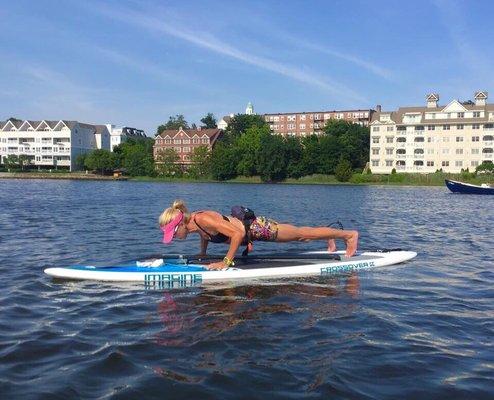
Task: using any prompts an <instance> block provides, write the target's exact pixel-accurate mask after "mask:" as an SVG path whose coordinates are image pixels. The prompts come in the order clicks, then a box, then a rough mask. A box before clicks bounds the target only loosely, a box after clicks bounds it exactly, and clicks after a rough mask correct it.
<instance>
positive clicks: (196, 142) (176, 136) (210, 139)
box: [153, 127, 221, 167]
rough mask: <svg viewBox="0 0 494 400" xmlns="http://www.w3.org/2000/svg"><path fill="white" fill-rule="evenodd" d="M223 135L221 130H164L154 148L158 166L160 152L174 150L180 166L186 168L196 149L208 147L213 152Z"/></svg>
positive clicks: (156, 139) (157, 138) (156, 140)
mask: <svg viewBox="0 0 494 400" xmlns="http://www.w3.org/2000/svg"><path fill="white" fill-rule="evenodd" d="M220 135H221V129H202V128H197V129H183V128H182V127H180V129H178V130H175V129H170V130H164V131H163V132H161V133H160V134H159V135H157V136H156V138H155V141H154V146H153V156H154V160H155V162H156V163H157V164H159V163H160V161H159V152H160V151H162V150H164V149H167V148H172V149H174V150H175V152H176V153H177V154H178V156H179V158H180V160H179V162H178V163H179V164H180V165H181V166H182V167H186V166H187V165H190V164H191V163H192V161H191V159H190V157H191V155H192V154H193V152H194V149H195V148H197V147H199V146H206V147H207V148H208V150H210V151H211V150H212V149H213V147H214V145H215V143H216V141H217V140H218V139H219V137H220Z"/></svg>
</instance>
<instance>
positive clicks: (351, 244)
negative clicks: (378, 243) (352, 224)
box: [345, 231, 358, 257]
mask: <svg viewBox="0 0 494 400" xmlns="http://www.w3.org/2000/svg"><path fill="white" fill-rule="evenodd" d="M357 245H358V232H357V231H351V236H350V237H349V238H348V239H347V240H346V252H345V255H346V256H347V257H351V256H353V255H354V254H355V253H356V252H357Z"/></svg>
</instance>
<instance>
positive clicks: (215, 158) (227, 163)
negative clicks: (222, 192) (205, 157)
mask: <svg viewBox="0 0 494 400" xmlns="http://www.w3.org/2000/svg"><path fill="white" fill-rule="evenodd" d="M237 153H238V152H237V150H236V148H235V146H233V145H232V144H230V143H228V142H226V141H220V142H217V144H216V146H214V148H213V152H212V154H211V175H212V177H213V179H216V180H218V181H225V180H227V179H233V178H235V177H236V176H237V159H238V154H237Z"/></svg>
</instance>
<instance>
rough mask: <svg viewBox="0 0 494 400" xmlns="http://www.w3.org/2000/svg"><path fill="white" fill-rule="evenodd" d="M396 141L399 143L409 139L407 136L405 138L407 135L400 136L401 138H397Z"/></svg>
mask: <svg viewBox="0 0 494 400" xmlns="http://www.w3.org/2000/svg"><path fill="white" fill-rule="evenodd" d="M396 141H397V142H398V143H405V142H406V141H407V138H405V137H399V138H396Z"/></svg>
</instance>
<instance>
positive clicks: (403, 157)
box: [396, 154, 407, 160]
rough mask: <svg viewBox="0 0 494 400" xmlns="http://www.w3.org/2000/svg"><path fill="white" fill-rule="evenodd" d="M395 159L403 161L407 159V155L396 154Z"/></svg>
mask: <svg viewBox="0 0 494 400" xmlns="http://www.w3.org/2000/svg"><path fill="white" fill-rule="evenodd" d="M396 158H397V159H398V160H404V159H406V158H407V155H406V154H397V155H396Z"/></svg>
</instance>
